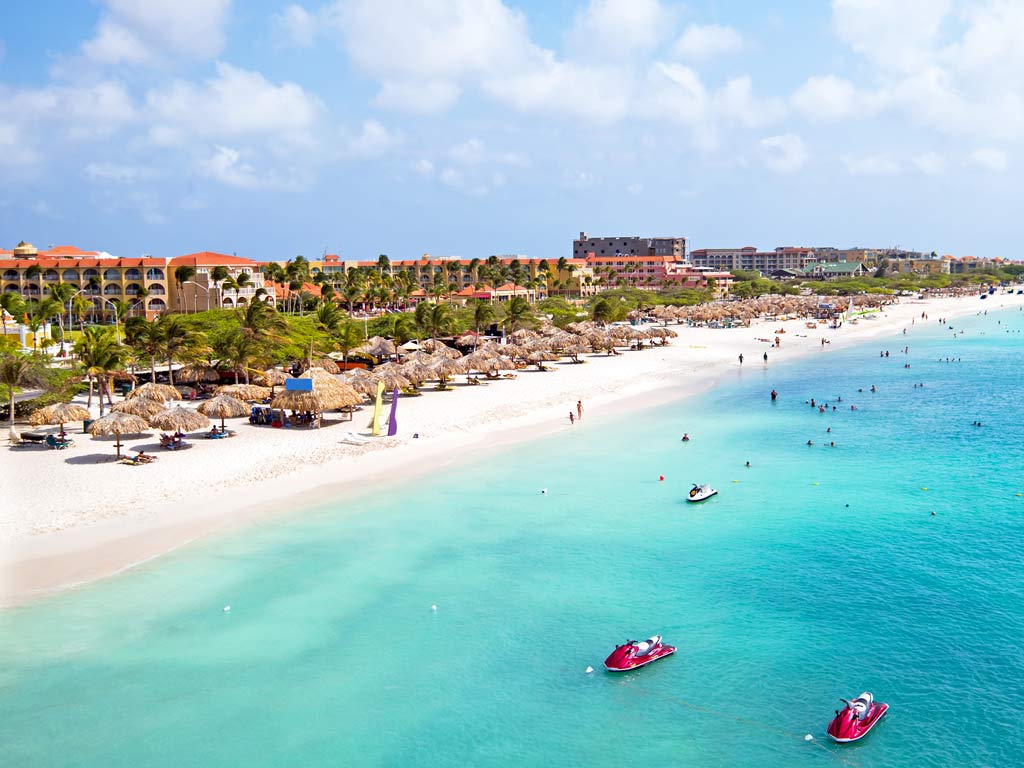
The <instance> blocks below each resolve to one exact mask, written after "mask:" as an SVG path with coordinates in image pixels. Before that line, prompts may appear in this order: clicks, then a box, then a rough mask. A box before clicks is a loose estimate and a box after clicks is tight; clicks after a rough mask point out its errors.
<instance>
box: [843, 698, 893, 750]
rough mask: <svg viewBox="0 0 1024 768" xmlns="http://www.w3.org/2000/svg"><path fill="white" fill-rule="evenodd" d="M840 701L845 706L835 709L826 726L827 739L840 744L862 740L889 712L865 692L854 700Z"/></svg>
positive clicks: (886, 705)
mask: <svg viewBox="0 0 1024 768" xmlns="http://www.w3.org/2000/svg"><path fill="white" fill-rule="evenodd" d="M840 701H842V702H843V703H844V704H845V705H846V706H845V707H843V708H842V709H837V710H836V716H835V717H834V718H832V722H831V723H829V724H828V737H829V738H830V739H832V741H835V742H839V743H840V744H846V743H849V742H852V741H860V740H861V739H863V738H864V737H865V736H867V735H868V734H869V733H871V729H872V728H874V727H875V726H876V725H878V722H879V721H880V720H881V719H882V718H883V717H884V716H885V713H886V712H888V711H889V705H888V704H884V703H882V702H880V701H875V697H874V696H873V695H872V694H871V693H869V692H867V691H865V692H864V693H862V694H861V695H860V696H858V697H857V698H855V699H852V700H847V699H840Z"/></svg>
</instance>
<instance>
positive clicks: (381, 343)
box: [352, 336, 397, 358]
mask: <svg viewBox="0 0 1024 768" xmlns="http://www.w3.org/2000/svg"><path fill="white" fill-rule="evenodd" d="M352 351H353V352H365V353H366V354H368V355H373V356H374V357H377V358H380V357H391V355H393V354H395V352H396V351H397V350H396V349H395V345H394V343H393V342H391V341H390V340H389V339H385V338H384V337H383V336H371V337H370V338H368V339H367V340H366V342H365V343H363V344H360V345H359V346H358V347H356V348H355V349H353V350H352Z"/></svg>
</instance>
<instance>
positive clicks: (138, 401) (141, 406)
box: [110, 397, 167, 419]
mask: <svg viewBox="0 0 1024 768" xmlns="http://www.w3.org/2000/svg"><path fill="white" fill-rule="evenodd" d="M166 407H167V406H166V404H165V403H164V401H163V400H151V399H150V398H148V397H136V398H133V399H132V400H125V401H123V402H120V403H115V404H114V405H113V407H111V409H110V410H111V411H112V412H113V413H124V414H130V415H132V416H138V417H139V418H142V419H151V418H153V417H154V416H156V415H157V414H158V413H160V411H162V410H163V409H164V408H166Z"/></svg>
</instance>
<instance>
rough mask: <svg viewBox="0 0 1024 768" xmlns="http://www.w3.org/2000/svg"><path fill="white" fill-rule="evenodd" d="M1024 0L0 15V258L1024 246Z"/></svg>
mask: <svg viewBox="0 0 1024 768" xmlns="http://www.w3.org/2000/svg"><path fill="white" fill-rule="evenodd" d="M1022 39H1024V4H1022V3H1020V2H1014V1H1013V0H977V1H974V2H968V1H967V0H900V2H899V3H893V2H888V0H833V2H831V3H829V2H811V1H810V0H802V1H794V2H779V3H771V4H768V3H761V2H728V3H727V2H685V3H675V2H667V1H662V0H592V1H591V2H567V0H550V1H549V2H512V1H511V0H506V2H504V3H502V2H500V0H401V1H399V0H324V1H321V2H300V3H288V2H276V1H275V2H271V1H270V0H248V1H247V2H244V3H243V2H241V1H240V0H234V2H232V0H147V1H146V2H137V1H136V0H95V2H78V3H73V2H59V1H58V0H42V1H37V2H34V3H18V4H11V3H9V4H5V8H4V10H3V12H2V16H0V99H2V103H3V104H4V106H5V109H4V114H5V119H4V121H3V122H0V246H2V247H8V248H9V247H10V246H12V245H13V244H15V243H16V242H17V241H18V240H21V239H26V240H30V241H32V242H34V243H35V244H36V245H38V246H45V245H48V244H51V243H53V244H58V243H73V244H76V245H79V246H81V247H87V248H95V249H104V250H108V251H110V252H112V253H115V254H118V255H124V256H131V255H138V254H141V253H152V254H154V255H160V256H173V255H177V254H181V253H186V252H190V251H195V250H203V249H210V250H219V251H224V252H237V253H239V254H240V255H243V254H244V255H247V256H251V257H253V258H257V259H286V258H290V257H293V256H295V255H297V254H303V255H305V256H307V257H310V258H315V257H316V256H317V255H319V254H321V253H323V252H324V250H325V249H326V250H328V251H330V252H340V253H342V254H343V255H344V256H345V257H348V258H374V257H375V256H376V255H377V254H379V253H387V254H388V255H389V256H391V257H392V258H410V257H414V256H417V255H419V254H422V253H425V252H430V253H433V254H452V255H461V256H465V257H472V256H480V257H483V256H487V255H489V254H492V253H522V254H528V255H531V256H537V257H547V258H550V257H555V258H557V257H558V256H561V255H570V253H571V251H570V248H571V240H572V238H573V237H575V236H576V233H578V232H579V231H580V230H586V231H588V232H589V233H591V234H595V235H613V234H653V235H686V236H687V237H689V238H690V239H691V245H692V247H716V246H718V247H727V246H742V245H757V246H761V247H773V246H775V245H782V244H789V245H836V246H840V247H842V246H854V245H861V246H873V245H902V246H904V247H908V248H915V249H920V250H927V251H931V250H936V251H939V252H940V253H952V254H955V255H966V254H972V255H979V256H1007V257H1011V258H1016V257H1019V256H1020V254H1019V253H1018V252H1017V250H1016V248H1017V244H1018V243H1019V242H1020V240H1021V234H1022V225H1021V216H1020V213H1019V210H1018V209H1019V205H1018V204H1017V201H1018V199H1019V193H1017V191H1016V184H1015V181H1016V171H1017V167H1018V165H1019V163H1020V157H1021V153H1020V149H1021V143H1022V141H1024V139H1022V137H1024V46H1021V45H1020V41H1021V40H1022Z"/></svg>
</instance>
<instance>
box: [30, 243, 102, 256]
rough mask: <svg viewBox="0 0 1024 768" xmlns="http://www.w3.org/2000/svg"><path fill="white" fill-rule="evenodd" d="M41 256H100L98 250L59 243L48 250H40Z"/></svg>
mask: <svg viewBox="0 0 1024 768" xmlns="http://www.w3.org/2000/svg"><path fill="white" fill-rule="evenodd" d="M39 255H40V256H98V255H99V253H98V252H97V251H83V250H82V249H81V248H79V247H78V246H75V245H57V246H54V247H53V248H51V249H50V250H48V251H40V252H39Z"/></svg>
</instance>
